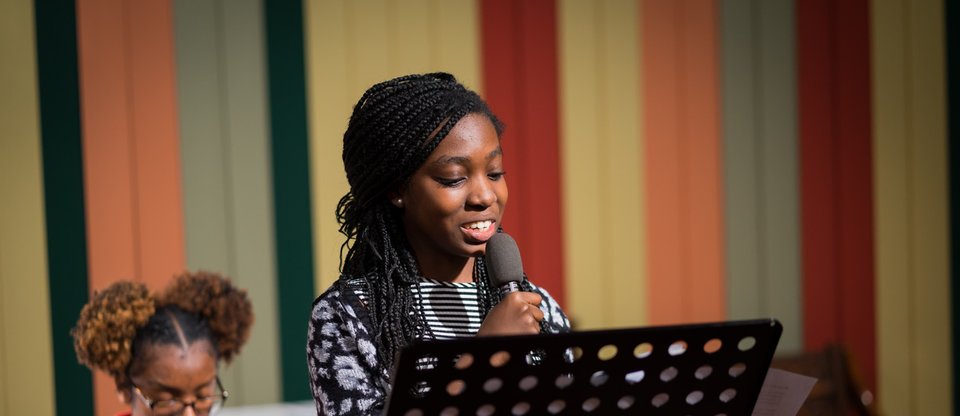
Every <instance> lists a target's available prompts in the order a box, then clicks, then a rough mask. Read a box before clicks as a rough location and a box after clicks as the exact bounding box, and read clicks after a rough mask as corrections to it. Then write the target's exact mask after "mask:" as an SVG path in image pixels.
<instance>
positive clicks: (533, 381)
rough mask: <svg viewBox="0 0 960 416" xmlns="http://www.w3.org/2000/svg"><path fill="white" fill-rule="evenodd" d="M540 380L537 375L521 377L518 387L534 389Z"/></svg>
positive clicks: (525, 389)
mask: <svg viewBox="0 0 960 416" xmlns="http://www.w3.org/2000/svg"><path fill="white" fill-rule="evenodd" d="M538 382H539V380H537V377H536V376H526V377H524V378H521V379H520V382H519V383H517V387H519V388H520V390H523V391H530V390H533V389H534V387H537V383H538Z"/></svg>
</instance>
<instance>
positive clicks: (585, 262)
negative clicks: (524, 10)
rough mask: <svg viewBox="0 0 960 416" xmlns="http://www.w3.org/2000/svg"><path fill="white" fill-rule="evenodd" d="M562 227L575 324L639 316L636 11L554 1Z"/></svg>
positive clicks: (638, 320)
mask: <svg viewBox="0 0 960 416" xmlns="http://www.w3.org/2000/svg"><path fill="white" fill-rule="evenodd" d="M558 14H559V25H558V28H559V31H560V34H559V36H558V38H559V43H560V45H559V52H560V53H559V55H560V94H561V100H560V102H561V117H562V119H561V137H562V142H561V143H562V145H561V149H562V150H561V152H562V156H561V157H562V162H563V164H562V166H563V167H564V169H563V172H564V178H563V186H564V192H563V195H564V209H565V211H564V220H563V224H564V229H565V231H566V235H567V236H568V238H565V239H564V241H565V244H566V247H565V252H566V253H567V258H566V259H565V261H566V270H567V271H568V273H567V280H566V285H567V287H568V288H569V290H568V293H570V295H569V300H568V304H569V305H570V306H569V308H568V309H569V313H570V314H571V316H572V317H573V319H574V321H575V323H576V324H577V325H578V328H580V329H585V328H598V327H613V326H634V325H640V324H643V323H645V322H646V320H647V317H646V315H645V311H646V306H645V303H644V299H646V296H647V294H646V290H645V288H646V276H645V274H644V270H646V259H645V234H646V232H645V229H644V225H643V221H642V220H643V218H644V217H645V214H644V211H643V198H642V195H643V189H642V183H643V176H641V175H642V172H643V169H642V160H643V154H642V146H641V144H642V142H641V140H642V138H641V137H640V131H641V127H642V126H641V124H640V123H641V122H640V121H639V118H640V114H641V108H640V94H641V92H642V91H641V89H640V84H639V80H640V76H641V72H640V71H641V67H640V47H639V30H638V27H639V16H640V15H639V11H638V9H637V3H636V2H633V1H617V0H607V1H602V2H581V1H573V0H569V1H561V2H560V3H559V10H558Z"/></svg>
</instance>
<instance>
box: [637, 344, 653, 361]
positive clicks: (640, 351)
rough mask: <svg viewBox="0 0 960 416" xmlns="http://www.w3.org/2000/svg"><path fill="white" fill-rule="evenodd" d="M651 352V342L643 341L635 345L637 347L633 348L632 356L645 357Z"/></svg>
mask: <svg viewBox="0 0 960 416" xmlns="http://www.w3.org/2000/svg"><path fill="white" fill-rule="evenodd" d="M652 353H653V344H651V343H649V342H644V343H642V344H640V345H637V347H636V348H634V349H633V356H634V357H637V358H639V359H644V358H647V357H649V356H650V354H652Z"/></svg>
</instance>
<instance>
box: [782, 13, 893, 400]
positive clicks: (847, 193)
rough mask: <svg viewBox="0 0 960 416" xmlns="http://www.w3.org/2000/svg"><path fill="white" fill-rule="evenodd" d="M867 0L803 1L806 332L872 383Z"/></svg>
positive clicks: (812, 343)
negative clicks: (838, 345) (832, 346)
mask: <svg viewBox="0 0 960 416" xmlns="http://www.w3.org/2000/svg"><path fill="white" fill-rule="evenodd" d="M869 18H870V10H869V3H868V0H845V1H840V2H832V1H829V0H814V1H803V2H798V3H797V46H798V54H799V56H798V62H799V73H798V82H799V91H798V94H799V95H798V96H799V101H800V102H799V107H800V153H801V192H802V194H801V200H802V220H803V231H802V232H803V270H804V334H805V344H806V346H807V348H809V349H816V348H820V347H822V346H823V345H824V344H826V343H829V342H842V343H843V344H845V345H846V346H847V347H848V348H850V350H851V352H852V353H853V358H854V360H855V363H856V365H857V367H858V369H859V371H860V373H861V374H863V377H864V379H865V382H866V383H867V384H868V386H869V387H871V388H873V387H874V386H875V385H876V383H875V377H876V371H875V358H876V349H875V346H874V344H875V324H874V269H873V267H874V265H873V195H872V180H873V179H872V166H871V157H872V154H871V151H872V150H871V149H872V148H871V118H870V117H871V114H870V105H871V104H870V103H871V98H870V39H869V35H870V28H869Z"/></svg>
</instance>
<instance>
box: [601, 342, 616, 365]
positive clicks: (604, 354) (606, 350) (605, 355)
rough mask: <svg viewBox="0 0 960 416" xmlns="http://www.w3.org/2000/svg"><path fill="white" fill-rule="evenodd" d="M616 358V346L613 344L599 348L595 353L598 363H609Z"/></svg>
mask: <svg viewBox="0 0 960 416" xmlns="http://www.w3.org/2000/svg"><path fill="white" fill-rule="evenodd" d="M616 356H617V346H616V345H613V344H607V345H604V346H603V347H601V348H600V350H599V351H597V358H599V359H600V361H610V360H612V359H613V358H614V357H616Z"/></svg>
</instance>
